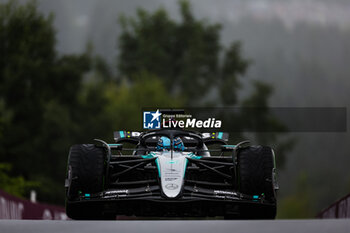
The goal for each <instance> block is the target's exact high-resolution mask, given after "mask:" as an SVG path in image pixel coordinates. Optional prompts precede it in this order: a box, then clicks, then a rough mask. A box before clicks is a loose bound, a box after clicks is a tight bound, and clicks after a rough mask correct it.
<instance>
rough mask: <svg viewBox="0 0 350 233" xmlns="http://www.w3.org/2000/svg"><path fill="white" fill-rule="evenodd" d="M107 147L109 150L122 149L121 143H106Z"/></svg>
mask: <svg viewBox="0 0 350 233" xmlns="http://www.w3.org/2000/svg"><path fill="white" fill-rule="evenodd" d="M108 146H109V148H111V150H122V149H123V144H108Z"/></svg>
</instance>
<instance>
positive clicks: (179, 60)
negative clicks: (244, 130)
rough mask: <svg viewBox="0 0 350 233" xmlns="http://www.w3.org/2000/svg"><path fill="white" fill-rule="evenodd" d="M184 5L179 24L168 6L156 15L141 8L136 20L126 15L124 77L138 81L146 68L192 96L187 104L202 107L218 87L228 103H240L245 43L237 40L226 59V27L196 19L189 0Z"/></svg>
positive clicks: (177, 91) (122, 43) (175, 89)
mask: <svg viewBox="0 0 350 233" xmlns="http://www.w3.org/2000/svg"><path fill="white" fill-rule="evenodd" d="M179 5H180V15H181V20H180V21H179V22H177V21H175V20H172V19H170V17H169V16H168V14H167V12H166V11H165V10H164V9H162V8H161V9H159V10H157V11H156V12H154V13H153V14H151V13H148V12H147V11H145V10H143V9H138V11H137V17H136V18H127V17H125V16H122V17H121V19H120V23H121V26H122V33H121V35H120V37H119V49H120V52H119V59H118V69H119V72H120V76H121V77H128V78H130V79H131V80H132V81H133V77H134V74H135V73H138V72H140V71H144V70H146V71H147V72H149V73H152V74H155V75H157V76H159V77H161V78H162V80H163V81H164V84H165V86H166V88H167V90H168V92H169V93H171V94H180V95H181V96H184V97H186V100H187V104H198V103H202V102H203V101H202V99H203V98H204V97H205V96H207V94H208V93H209V92H210V91H211V90H213V89H219V92H220V93H222V95H221V96H220V97H221V99H220V100H219V101H221V102H222V104H225V105H233V104H235V103H236V101H237V97H236V94H237V93H236V91H237V88H238V87H239V85H238V84H239V81H238V76H239V75H242V74H243V73H244V72H245V70H246V68H247V66H248V61H247V60H245V59H243V58H242V56H241V46H240V44H239V43H238V42H233V43H232V44H231V46H230V47H229V48H228V49H226V50H224V56H223V57H222V58H221V57H220V54H221V52H222V46H221V45H220V35H219V32H220V29H221V26H220V25H219V24H209V23H208V22H207V21H205V20H202V21H201V20H197V19H195V18H194V16H193V12H192V10H191V7H190V4H189V2H187V1H180V2H179Z"/></svg>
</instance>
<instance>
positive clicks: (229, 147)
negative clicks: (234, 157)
mask: <svg viewBox="0 0 350 233" xmlns="http://www.w3.org/2000/svg"><path fill="white" fill-rule="evenodd" d="M234 149H236V145H221V150H222V151H233V150H234Z"/></svg>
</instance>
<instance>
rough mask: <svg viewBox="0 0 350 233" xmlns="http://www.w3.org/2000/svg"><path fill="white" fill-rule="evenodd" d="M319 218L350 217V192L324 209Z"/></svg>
mask: <svg viewBox="0 0 350 233" xmlns="http://www.w3.org/2000/svg"><path fill="white" fill-rule="evenodd" d="M316 217H317V218H350V194H349V195H347V196H345V197H343V198H341V199H339V200H338V201H336V202H335V203H333V204H332V205H330V206H329V207H327V208H326V209H324V210H322V211H321V212H320V213H319V214H318V215H317V216H316Z"/></svg>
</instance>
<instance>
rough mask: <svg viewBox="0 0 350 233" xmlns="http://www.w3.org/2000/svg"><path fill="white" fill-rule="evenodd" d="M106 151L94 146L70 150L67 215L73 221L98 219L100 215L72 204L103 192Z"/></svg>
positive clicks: (82, 146)
mask: <svg viewBox="0 0 350 233" xmlns="http://www.w3.org/2000/svg"><path fill="white" fill-rule="evenodd" d="M104 161H105V150H104V149H103V148H102V147H97V146H95V145H94V144H78V145H74V146H72V147H71V148H70V151H69V156H68V165H67V166H68V169H67V182H68V187H67V190H66V213H67V215H68V217H70V218H72V219H93V218H94V217H95V216H96V218H97V219H98V218H99V216H100V213H98V211H93V210H84V211H82V210H80V209H79V208H77V207H76V206H74V204H72V203H71V202H72V201H74V200H76V199H77V198H78V197H79V196H81V195H84V194H93V193H98V192H101V191H103V188H104V187H103V185H104V184H103V183H104V181H103V179H104Z"/></svg>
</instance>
